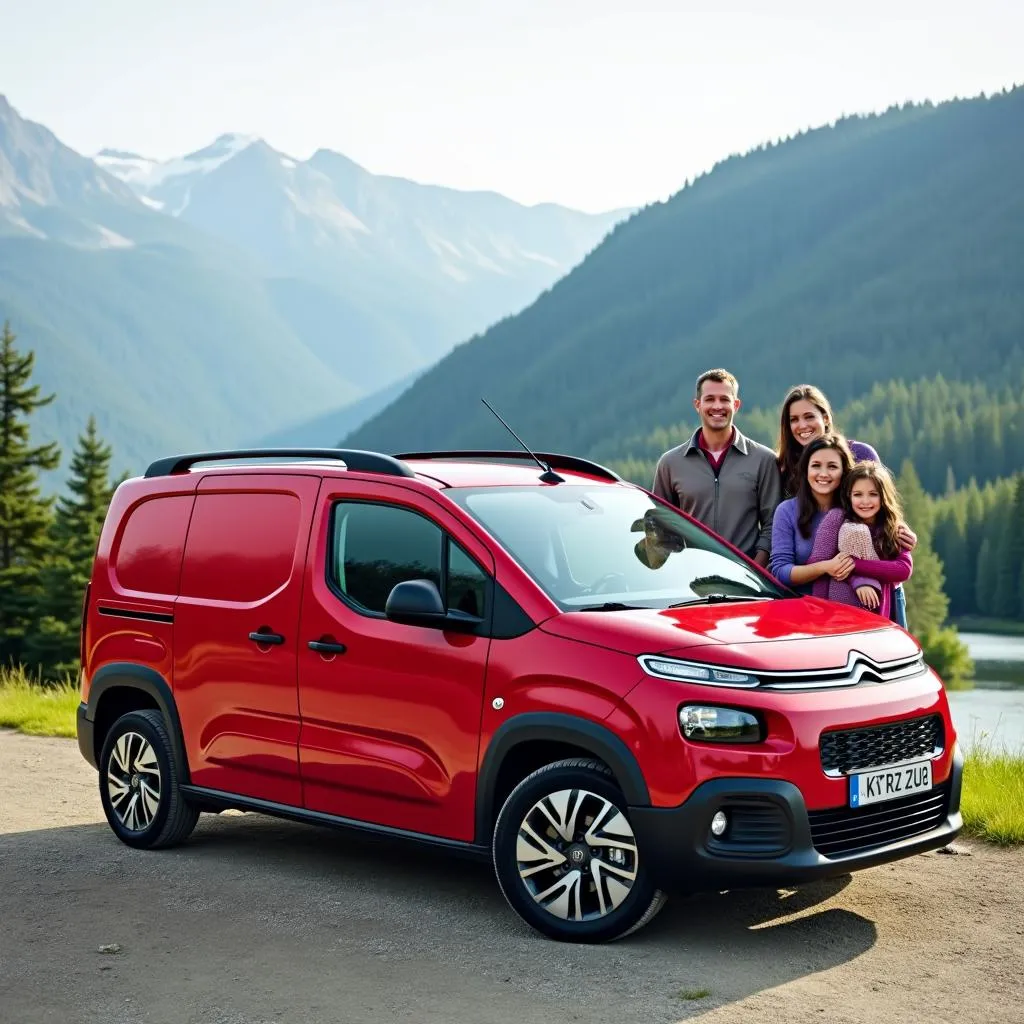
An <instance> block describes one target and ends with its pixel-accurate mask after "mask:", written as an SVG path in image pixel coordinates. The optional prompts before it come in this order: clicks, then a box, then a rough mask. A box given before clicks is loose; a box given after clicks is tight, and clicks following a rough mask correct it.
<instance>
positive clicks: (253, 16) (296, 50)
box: [0, 0, 1024, 212]
mask: <svg viewBox="0 0 1024 1024" xmlns="http://www.w3.org/2000/svg"><path fill="white" fill-rule="evenodd" d="M0 36H2V38H3V51H2V52H3V59H2V61H0V94H4V95H6V96H7V99H8V100H9V102H10V103H11V104H12V105H13V106H14V107H15V109H16V110H17V111H18V112H19V113H20V114H21V115H22V116H23V117H26V118H28V119H29V120H32V121H36V122H39V123H41V124H44V125H45V126H46V127H47V128H49V129H50V130H51V131H53V132H54V133H55V134H56V135H57V136H58V138H60V139H61V141H62V142H64V143H66V144H67V145H69V146H71V147H72V148H73V149H76V150H78V151H79V152H81V153H85V154H89V155H92V154H94V153H96V152H97V151H98V150H99V149H101V148H103V147H113V148H118V149H126V150H131V151H134V152H139V153H142V154H143V155H146V156H151V157H155V158H161V159H165V158H169V157H172V156H180V155H183V154H185V153H188V152H192V151H194V150H196V149H200V148H202V147H203V146H205V145H207V144H208V143H210V142H211V141H213V139H214V138H216V137H217V136H218V135H221V134H223V133H225V132H240V133H245V134H253V135H258V136H260V137H262V138H264V139H265V140H266V141H267V142H268V143H269V144H270V145H271V146H273V147H274V148H276V149H279V150H281V151H282V152H284V153H286V154H288V155H289V156H292V157H294V158H297V159H300V160H301V159H306V158H308V157H309V156H311V155H312V154H313V153H314V152H315V151H316V150H317V149H321V148H324V149H333V150H336V151H338V152H341V153H344V154H345V155H346V156H348V157H350V158H351V159H353V160H355V161H356V162H358V163H359V164H361V165H362V166H363V167H365V168H367V170H370V171H372V172H374V173H379V174H394V175H399V176H402V177H407V178H412V179H414V180H416V181H422V182H429V183H432V184H440V185H447V186H450V187H453V188H461V189H488V190H493V191H497V192H501V193H503V194H505V195H507V196H510V197H512V198H513V199H516V200H518V201H520V202H524V203H527V204H534V203H539V202H558V203H562V204H564V205H567V206H572V207H575V208H577V209H583V210H588V211H594V212H596V211H601V210H611V209H617V208H621V207H629V206H640V205H643V204H645V203H648V202H655V201H659V200H662V199H666V198H668V196H670V195H672V194H673V193H674V192H676V191H678V190H679V189H680V188H681V187H682V186H683V184H684V183H685V182H686V181H687V180H688V179H692V178H693V177H695V176H696V175H698V174H701V173H703V172H704V171H707V170H709V169H710V168H711V167H712V166H713V165H714V164H715V162H716V161H718V160H721V159H724V158H725V157H727V156H729V155H730V154H732V153H737V152H744V151H746V150H748V149H750V148H752V147H754V146H757V145H759V144H760V143H762V142H767V141H773V140H777V139H780V138H785V137H787V136H790V135H793V134H795V133H797V132H799V131H802V130H804V129H807V128H812V127H817V126H819V125H822V124H828V123H830V122H832V121H834V120H836V119H837V118H839V117H842V116H843V115H847V114H853V113H868V112H872V111H879V110H884V109H885V108H886V107H889V106H891V105H893V104H898V103H903V102H907V101H922V100H926V99H930V100H932V101H935V102H938V101H940V100H943V99H949V98H952V97H955V96H973V95H978V94H980V93H991V92H997V91H999V90H1001V89H1003V88H1006V87H1010V86H1012V85H1014V84H1016V83H1024V45H1022V44H1021V40H1022V39H1024V0H969V2H959V0H888V2H884V3H883V2H878V0H861V2H859V3H856V4H854V3H847V2H843V3H840V2H839V0H815V2H808V0H760V2H759V0H735V2H733V0H718V2H710V0H699V2H698V0H669V2H664V0H659V2H647V0H617V2H612V0H506V2H503V3H499V2H494V0H287V2H283V0H175V2H173V3H167V2H163V0H96V2H94V3H83V2H82V0H32V2H31V3H27V2H25V0H0Z"/></svg>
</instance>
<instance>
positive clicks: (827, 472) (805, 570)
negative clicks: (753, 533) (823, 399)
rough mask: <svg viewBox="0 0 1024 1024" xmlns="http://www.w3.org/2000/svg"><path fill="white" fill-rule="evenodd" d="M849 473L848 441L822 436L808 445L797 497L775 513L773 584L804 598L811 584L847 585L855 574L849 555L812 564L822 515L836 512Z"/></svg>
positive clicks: (801, 459)
mask: <svg viewBox="0 0 1024 1024" xmlns="http://www.w3.org/2000/svg"><path fill="white" fill-rule="evenodd" d="M852 468H853V456H852V454H851V453H850V449H849V447H848V445H847V443H846V441H845V440H844V439H843V438H841V437H837V436H836V435H835V434H826V435H825V436H824V437H819V438H818V439H817V440H813V441H811V442H810V444H808V445H807V446H806V447H805V448H804V451H803V455H801V457H800V462H799V463H798V464H797V480H798V485H797V493H796V497H794V498H787V499H786V500H785V501H783V502H781V503H780V504H779V506H778V508H777V509H776V510H775V518H774V519H773V520H772V554H771V561H770V563H769V567H770V569H771V572H772V575H773V576H775V578H776V579H778V580H780V581H781V582H783V583H785V584H786V585H787V586H789V587H792V588H793V589H794V590H796V591H798V592H799V593H802V594H810V593H811V591H812V586H813V584H814V582H815V580H817V579H820V578H821V577H822V576H830V577H831V578H832V579H834V580H845V579H846V578H847V577H848V576H849V575H850V573H852V572H853V568H854V562H853V558H852V557H851V556H850V555H840V554H835V555H833V556H832V557H830V558H823V559H819V560H817V561H811V552H812V550H813V549H814V535H815V532H816V531H817V529H818V526H819V525H820V523H821V521H822V519H823V518H824V517H825V515H826V513H828V512H830V511H831V510H832V509H833V508H838V507H839V502H840V495H841V493H842V485H843V480H844V478H845V477H846V475H847V473H849V472H850V470H851V469H852Z"/></svg>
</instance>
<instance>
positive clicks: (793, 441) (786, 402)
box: [775, 384, 881, 498]
mask: <svg viewBox="0 0 1024 1024" xmlns="http://www.w3.org/2000/svg"><path fill="white" fill-rule="evenodd" d="M779 420H780V422H779V442H778V444H777V445H776V447H775V458H776V461H777V462H778V464H779V472H780V473H781V474H782V493H783V494H784V495H785V496H786V497H787V498H790V497H793V496H794V495H795V494H796V492H797V488H798V486H799V482H800V481H799V480H798V479H797V465H798V464H799V462H800V456H801V455H803V453H804V448H806V447H807V445H809V444H810V443H811V442H812V441H815V440H817V439H818V438H819V437H823V436H824V435H825V434H831V433H834V432H836V427H835V419H834V418H833V416H832V406H831V405H830V404H829V401H828V399H827V398H826V397H825V395H824V393H823V392H822V391H821V390H820V389H819V388H816V387H815V386H814V385H813V384H798V385H797V386H796V387H793V388H790V389H789V391H788V392H787V393H786V397H785V398H784V399H783V401H782V413H781V415H780V417H779ZM846 444H847V446H848V447H849V449H850V454H851V455H852V456H853V461H854V462H864V461H865V460H870V461H871V462H880V461H881V459H879V457H878V452H876V451H875V449H874V448H872V447H871V445H869V444H865V443H864V442H863V441H851V440H847V442H846Z"/></svg>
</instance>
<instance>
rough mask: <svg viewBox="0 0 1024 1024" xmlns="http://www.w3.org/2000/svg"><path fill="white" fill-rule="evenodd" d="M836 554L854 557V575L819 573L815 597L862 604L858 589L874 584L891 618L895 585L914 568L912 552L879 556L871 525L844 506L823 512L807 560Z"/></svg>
mask: <svg viewBox="0 0 1024 1024" xmlns="http://www.w3.org/2000/svg"><path fill="white" fill-rule="evenodd" d="M837 554H844V555H851V556H852V557H853V566H854V571H853V573H852V575H850V576H849V577H847V579H845V580H836V579H833V578H832V577H831V576H820V577H819V578H818V579H817V580H815V581H814V584H813V586H812V588H811V592H812V593H813V594H814V595H815V596H816V597H824V598H827V599H828V600H830V601H838V602H839V603H841V604H849V605H854V606H856V607H862V605H861V602H860V598H858V597H857V589H858V588H859V587H864V586H867V587H874V588H875V589H876V590H878V591H879V606H878V613H879V615H882V616H884V617H885V618H891V617H892V592H893V586H894V584H898V583H902V582H904V581H905V580H907V579H909V578H910V574H911V572H913V568H914V562H913V558H912V557H911V554H910V552H909V551H901V552H900V554H899V555H898V556H897V557H896V558H893V559H881V558H879V557H878V555H877V552H876V551H875V546H874V540H873V537H872V533H871V529H870V527H869V526H868V525H867V524H866V523H859V522H849V521H847V519H846V516H845V514H844V513H843V510H842V509H839V508H834V509H830V510H829V511H828V512H826V513H825V514H824V516H822V519H821V522H820V523H819V524H818V528H817V530H816V531H815V534H814V543H813V545H812V548H811V553H810V555H809V556H808V559H807V562H808V563H812V562H824V561H826V560H827V559H829V558H833V557H835V556H836V555H837Z"/></svg>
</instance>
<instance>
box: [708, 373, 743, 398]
mask: <svg viewBox="0 0 1024 1024" xmlns="http://www.w3.org/2000/svg"><path fill="white" fill-rule="evenodd" d="M706 380H714V381H718V383H719V384H729V385H731V386H732V393H733V394H734V395H738V394H739V393H740V382H739V381H738V380H737V379H736V378H735V377H734V376H733V375H732V374H731V373H730V372H729V371H728V370H722V369H718V370H705V371H704V372H703V373H702V374H701V375H700V376H699V377H698V378H697V398H700V389H701V388H702V387H704V381H706Z"/></svg>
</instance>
